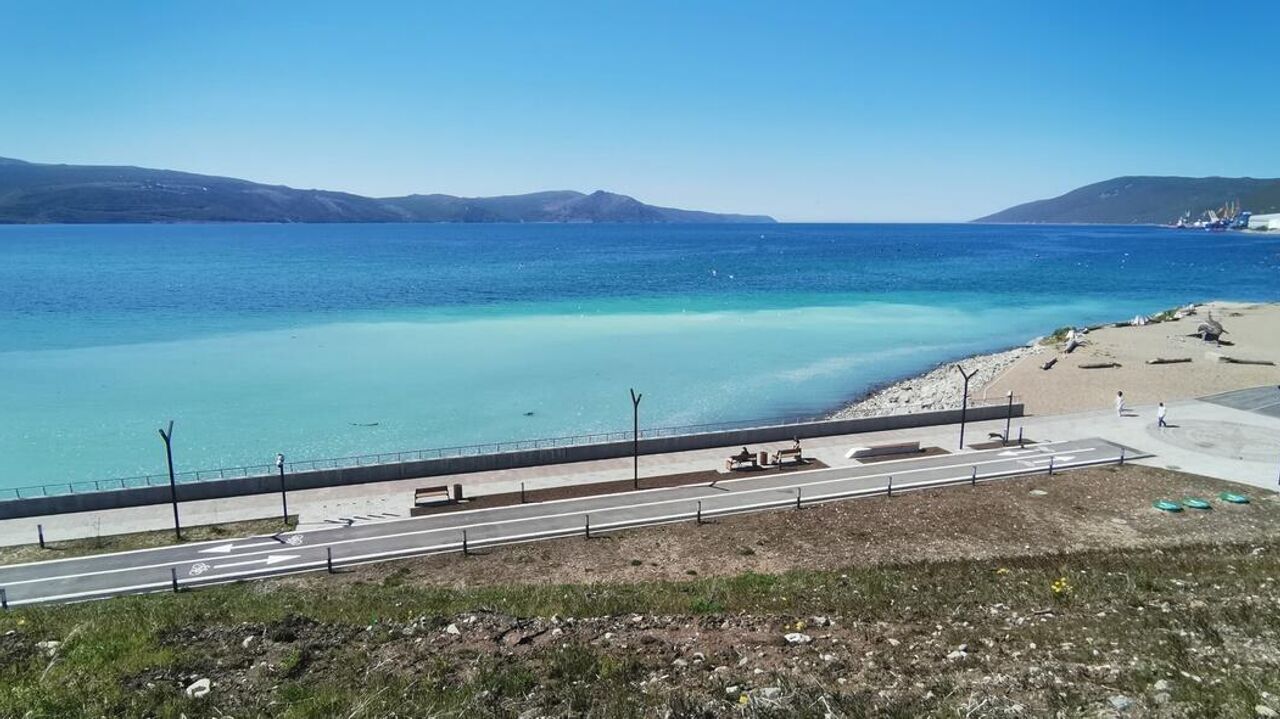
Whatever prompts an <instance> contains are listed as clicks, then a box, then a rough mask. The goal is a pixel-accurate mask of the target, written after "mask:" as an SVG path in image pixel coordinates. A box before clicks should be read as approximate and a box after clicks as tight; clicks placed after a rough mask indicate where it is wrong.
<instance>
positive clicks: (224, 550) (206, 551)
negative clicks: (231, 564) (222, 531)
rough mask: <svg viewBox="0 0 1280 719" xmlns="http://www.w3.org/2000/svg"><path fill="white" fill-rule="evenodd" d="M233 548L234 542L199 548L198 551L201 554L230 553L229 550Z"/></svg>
mask: <svg viewBox="0 0 1280 719" xmlns="http://www.w3.org/2000/svg"><path fill="white" fill-rule="evenodd" d="M235 548H236V545H234V544H222V545H219V546H217V547H209V548H208V549H201V550H200V553H201V554H230V553H231V550H233V549H235Z"/></svg>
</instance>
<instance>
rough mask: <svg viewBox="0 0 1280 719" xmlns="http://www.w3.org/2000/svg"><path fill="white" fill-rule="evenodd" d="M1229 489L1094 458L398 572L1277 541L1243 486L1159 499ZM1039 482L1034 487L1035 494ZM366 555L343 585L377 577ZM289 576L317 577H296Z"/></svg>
mask: <svg viewBox="0 0 1280 719" xmlns="http://www.w3.org/2000/svg"><path fill="white" fill-rule="evenodd" d="M1228 489H1231V490H1233V491H1240V487H1239V486H1238V485H1233V484H1231V483H1228V482H1220V481H1217V480H1213V479H1209V478H1205V477H1199V476H1195V475H1188V474H1183V473H1179V472H1172V471H1169V470H1164V469H1155V468H1148V467H1141V466H1137V465H1129V466H1127V467H1124V468H1116V467H1100V468H1094V469H1086V470H1078V471H1072V472H1067V473H1061V474H1058V475H1055V476H1053V477H1047V476H1039V477H1031V478H1022V479H1011V480H1000V481H997V482H991V483H987V484H979V485H978V486H977V487H976V488H968V487H950V488H943V489H934V490H927V491H921V492H910V493H907V494H896V495H894V496H893V497H891V498H888V497H877V498H872V499H862V500H855V501H848V502H835V503H831V504H826V505H821V506H816V507H806V508H805V509H803V510H799V511H795V510H779V511H774V512H766V513H762V514H752V515H744V516H739V517H729V518H722V519H717V520H715V521H714V522H709V523H706V524H703V525H701V526H696V525H694V524H693V523H682V524H673V525H667V526H664V527H651V528H646V529H640V530H635V531H624V532H618V533H614V534H609V535H604V536H600V537H595V538H593V539H591V540H585V539H562V540H554V541H549V542H537V543H532V544H522V545H515V546H509V547H499V548H495V549H492V550H485V552H484V553H482V554H480V555H478V556H471V557H462V556H460V555H456V554H450V555H440V556H434V557H424V558H419V559H412V560H406V561H405V562H401V563H397V566H398V568H400V569H401V570H402V571H404V572H405V573H406V580H405V581H407V582H410V583H413V584H423V585H430V586H447V587H454V588H464V587H481V586H489V585H503V584H529V583H534V584H540V583H552V584H560V583H579V582H602V581H627V582H632V581H645V580H675V579H687V578H689V577H691V576H701V577H706V576H729V575H735V574H740V573H742V572H748V571H750V572H757V573H777V572H784V571H787V570H791V569H835V568H841V567H850V566H869V565H874V564H878V563H884V562H902V561H937V560H950V559H961V558H968V559H980V558H986V557H998V556H1018V555H1033V554H1046V553H1056V552H1069V551H1080V550H1085V549H1114V548H1133V547H1153V546H1169V545H1174V544H1179V543H1185V542H1203V541H1245V540H1259V539H1264V538H1269V537H1276V538H1280V501H1277V497H1276V495H1274V494H1271V493H1261V492H1248V494H1250V495H1251V496H1253V498H1254V501H1253V503H1252V504H1249V505H1243V506H1237V505H1231V504H1227V503H1224V502H1218V501H1214V509H1213V510H1209V511H1207V512H1197V511H1194V510H1186V511H1184V512H1182V513H1181V514H1177V515H1170V514H1167V513H1164V512H1160V511H1157V510H1155V509H1154V508H1153V507H1152V506H1151V504H1152V502H1154V501H1155V500H1157V499H1171V500H1179V499H1181V498H1183V497H1185V496H1198V497H1203V498H1207V499H1210V498H1216V497H1217V495H1218V494H1219V493H1220V492H1222V491H1224V490H1228ZM1041 492H1043V494H1040V493H1041ZM387 571H388V570H387V567H386V565H370V566H366V567H359V568H355V569H353V570H351V571H350V572H349V573H346V574H343V575H341V578H340V580H339V581H345V582H361V581H377V580H378V579H380V578H381V577H383V576H385V575H386V573H387ZM284 581H286V582H294V583H302V584H312V583H321V584H327V583H329V582H330V581H331V578H329V577H324V578H316V577H313V576H307V575H303V576H301V577H297V578H292V579H288V580H284Z"/></svg>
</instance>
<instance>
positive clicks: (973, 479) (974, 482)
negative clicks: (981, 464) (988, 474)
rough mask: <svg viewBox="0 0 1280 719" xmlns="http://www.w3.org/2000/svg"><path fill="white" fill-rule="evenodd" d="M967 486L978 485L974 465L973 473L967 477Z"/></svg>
mask: <svg viewBox="0 0 1280 719" xmlns="http://www.w3.org/2000/svg"><path fill="white" fill-rule="evenodd" d="M969 486H971V487H976V486H978V468H977V467H976V466H975V467H974V468H973V474H972V475H971V476H970V477H969Z"/></svg>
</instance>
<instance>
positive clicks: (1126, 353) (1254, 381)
mask: <svg viewBox="0 0 1280 719" xmlns="http://www.w3.org/2000/svg"><path fill="white" fill-rule="evenodd" d="M1210 313H1212V316H1213V318H1214V319H1216V320H1218V321H1219V322H1221V323H1222V325H1223V327H1224V328H1225V329H1226V334H1224V335H1223V337H1222V340H1223V341H1222V343H1221V345H1220V346H1219V345H1218V344H1217V343H1214V342H1205V341H1203V340H1201V339H1200V338H1199V337H1195V336H1191V335H1193V334H1194V333H1195V331H1196V328H1197V326H1198V325H1199V324H1200V323H1201V322H1202V321H1203V320H1204V319H1205V318H1206V317H1207V316H1208V315H1209V314H1210ZM1130 319H1132V318H1130ZM1052 331H1053V328H1046V333H1050V332H1052ZM1079 339H1080V340H1081V342H1082V344H1081V346H1079V347H1077V348H1076V349H1075V350H1074V351H1073V352H1071V353H1070V354H1068V353H1065V352H1064V349H1065V348H1064V346H1063V344H1064V343H1062V342H1060V341H1051V340H1043V339H1035V340H1032V341H1031V342H1030V343H1029V344H1028V345H1027V346H1024V347H1016V348H1013V349H1010V350H1007V351H1004V352H996V353H993V354H986V355H978V356H975V357H970V358H967V359H963V360H960V361H958V362H949V363H947V364H944V365H940V366H938V367H937V368H935V369H933V370H931V371H929V372H928V373H925V374H923V375H920V376H918V377H913V378H910V379H907V380H903V381H901V382H898V383H895V384H893V385H890V386H889V387H886V388H884V389H881V390H879V391H876V392H874V393H872V394H871V395H869V396H868V397H866V398H864V399H862V400H859V401H858V402H855V403H852V404H850V405H849V406H848V407H845V408H844V409H842V410H840V411H839V412H837V413H835V414H834V415H833V416H834V417H836V418H846V417H856V416H861V415H866V414H879V413H884V412H892V411H902V410H903V409H906V408H908V407H910V408H912V409H915V408H921V409H947V408H954V407H958V406H959V405H960V396H961V384H962V379H961V377H960V374H959V372H957V371H956V370H955V365H956V364H960V365H962V366H963V367H964V368H965V371H967V372H970V371H975V370H976V372H977V374H975V375H974V377H973V379H972V380H971V381H970V385H969V391H970V397H972V398H975V399H977V400H984V399H985V400H988V401H991V400H999V399H1000V398H1003V397H1004V396H1005V395H1006V393H1008V392H1013V394H1014V395H1015V396H1016V397H1018V398H1019V399H1020V400H1021V401H1022V402H1023V403H1024V404H1025V405H1026V411H1027V412H1028V413H1031V414H1059V413H1064V412H1077V411H1082V410H1089V409H1100V408H1106V407H1110V406H1112V405H1113V403H1114V401H1115V396H1116V392H1117V391H1118V390H1120V391H1123V392H1124V394H1125V398H1126V400H1127V403H1128V404H1130V405H1137V404H1154V403H1156V402H1161V401H1169V400H1175V399H1189V398H1193V397H1203V396H1205V395H1210V394H1215V393H1218V392H1226V391H1229V390H1234V389H1242V388H1245V387H1257V386H1261V385H1267V384H1277V385H1280V366H1278V365H1280V304H1256V303H1236V302H1209V303H1205V304H1200V305H1195V307H1194V313H1193V314H1189V315H1186V316H1184V317H1182V318H1180V319H1175V320H1168V321H1163V322H1153V323H1150V324H1146V325H1125V326H1120V327H1116V326H1110V325H1108V326H1105V327H1101V328H1097V329H1093V330H1091V331H1089V332H1088V333H1086V334H1083V335H1080V336H1079ZM1053 358H1056V359H1057V362H1056V363H1054V365H1053V367H1052V368H1051V369H1048V370H1045V369H1042V365H1043V364H1044V363H1045V362H1046V361H1048V360H1050V359H1053ZM1157 358H1160V359H1166V360H1170V359H1178V360H1189V361H1185V362H1177V363H1171V364H1149V362H1150V361H1151V360H1155V359H1157ZM1224 358H1228V359H1235V360H1245V361H1250V362H1271V363H1274V364H1272V365H1266V364H1237V363H1232V362H1229V361H1224ZM1096 364H1114V365H1118V366H1112V367H1106V368H1098V369H1087V368H1083V367H1082V365H1096Z"/></svg>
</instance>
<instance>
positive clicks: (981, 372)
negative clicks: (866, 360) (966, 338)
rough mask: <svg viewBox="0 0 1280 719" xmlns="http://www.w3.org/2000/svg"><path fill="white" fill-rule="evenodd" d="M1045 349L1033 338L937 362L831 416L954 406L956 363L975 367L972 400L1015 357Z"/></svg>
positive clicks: (959, 384) (960, 385) (959, 381)
mask: <svg viewBox="0 0 1280 719" xmlns="http://www.w3.org/2000/svg"><path fill="white" fill-rule="evenodd" d="M1045 349H1046V348H1045V347H1043V346H1041V345H1040V344H1038V342H1037V343H1032V344H1029V345H1025V346H1022V347H1015V348H1013V349H1010V350H1005V351H1003V352H995V353H992V354H984V355H975V356H973V357H968V358H965V359H962V360H959V361H957V362H947V363H944V364H940V365H938V366H937V367H935V368H934V369H932V370H929V371H928V372H926V373H924V374H922V375H917V376H915V377H912V378H910V379H905V380H902V381H901V382H895V383H894V384H891V385H889V386H888V387H885V388H883V389H879V390H876V391H874V392H872V393H871V394H869V395H867V396H866V397H864V398H863V399H860V400H858V401H856V402H853V403H851V404H849V405H848V406H846V407H844V408H843V409H841V410H839V411H837V412H835V413H833V414H832V415H831V419H852V418H855V417H868V416H873V415H882V414H895V413H901V412H921V411H927V410H940V409H958V408H959V407H960V399H961V397H962V395H963V391H964V379H963V378H962V377H961V376H960V373H959V372H958V371H956V365H957V364H959V365H960V366H962V367H964V370H965V371H966V372H973V371H974V370H975V369H976V370H977V374H974V375H973V377H972V379H970V380H969V398H970V404H972V403H973V400H975V399H981V398H983V388H984V387H985V386H986V385H987V384H989V383H990V382H991V381H992V380H994V379H995V378H997V377H998V376H1000V374H1001V373H1002V372H1004V371H1005V370H1006V369H1008V368H1009V367H1011V366H1013V364H1014V363H1016V362H1017V361H1018V360H1021V359H1022V358H1024V357H1027V356H1029V355H1033V354H1036V353H1038V352H1041V351H1043V350H1045ZM987 399H991V398H987Z"/></svg>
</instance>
